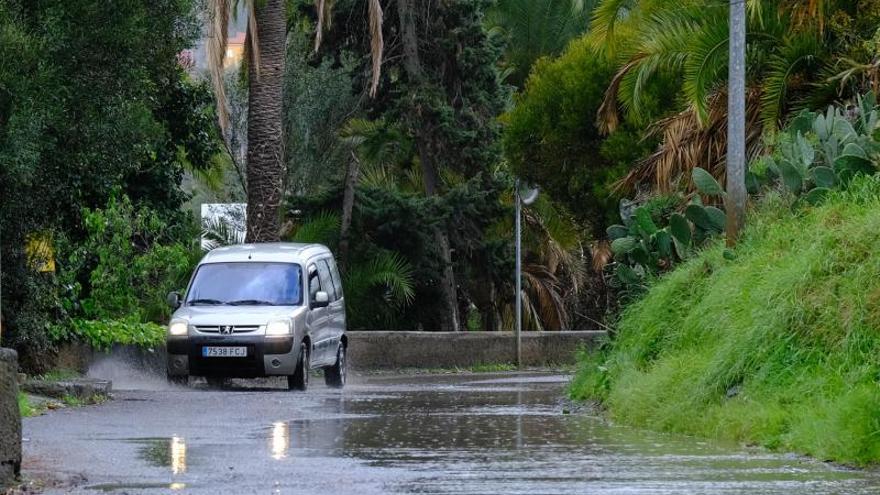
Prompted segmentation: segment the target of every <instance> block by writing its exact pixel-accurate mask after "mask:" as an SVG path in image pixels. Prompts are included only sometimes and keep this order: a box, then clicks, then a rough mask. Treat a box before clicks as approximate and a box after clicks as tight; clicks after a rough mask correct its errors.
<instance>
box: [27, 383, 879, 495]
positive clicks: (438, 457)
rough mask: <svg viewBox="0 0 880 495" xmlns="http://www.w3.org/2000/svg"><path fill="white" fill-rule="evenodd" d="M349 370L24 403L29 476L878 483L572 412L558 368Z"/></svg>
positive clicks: (860, 486) (90, 487)
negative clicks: (299, 385)
mask: <svg viewBox="0 0 880 495" xmlns="http://www.w3.org/2000/svg"><path fill="white" fill-rule="evenodd" d="M353 379H354V380H355V383H352V384H349V386H347V387H346V389H345V390H344V391H338V390H332V389H327V388H325V387H324V386H323V383H318V382H320V381H321V380H320V379H315V380H313V381H312V383H313V384H316V385H313V388H312V389H310V390H309V391H308V392H306V393H295V392H288V391H286V390H282V389H280V388H271V387H268V386H266V387H263V388H259V389H253V388H244V387H242V386H239V387H237V388H235V387H233V388H232V389H231V390H222V391H218V390H208V389H205V388H195V389H166V390H129V391H120V392H117V393H116V400H114V401H112V402H109V403H106V404H103V405H100V406H91V407H85V408H76V409H65V410H61V411H55V412H52V413H50V414H47V415H44V416H41V417H36V418H31V419H26V420H25V423H24V436H25V438H26V442H25V444H24V446H25V466H24V470H25V476H26V477H30V478H41V477H47V476H50V477H55V478H56V479H59V480H62V481H63V483H62V484H61V485H60V486H56V487H54V488H50V489H48V490H47V492H49V493H70V492H74V493H116V494H118V493H172V492H175V493H200V494H201V493H204V494H214V493H234V494H238V493H296V494H356V495H370V494H385V493H388V494H398V493H405V494H429V493H436V494H492V495H494V494H529V495H538V494H596V495H604V494H749V495H770V494H792V493H810V494H817V495H823V494H841V495H843V494H847V495H860V494H869V493H870V494H875V493H880V474H878V473H874V472H864V471H853V470H846V469H842V468H835V467H833V466H829V465H825V464H822V463H819V462H815V461H809V460H806V459H802V458H798V457H795V456H786V455H776V454H769V453H766V452H763V451H761V450H744V449H742V448H739V447H736V446H722V445H718V444H715V443H708V442H702V441H698V440H694V439H691V438H682V437H676V436H670V435H660V434H653V433H646V432H642V431H636V430H632V429H628V428H622V427H614V426H609V425H607V424H605V423H604V422H603V421H602V420H600V419H598V418H594V417H590V416H588V415H584V414H563V413H562V411H563V407H564V406H563V404H564V402H563V401H561V399H560V398H561V397H562V396H563V390H564V386H565V382H566V381H567V378H566V377H563V376H555V375H546V374H523V375H521V374H495V375H442V376H438V375H421V376H374V377H360V378H358V377H354V378H353ZM280 385H281V384H280V382H279V383H278V386H279V387H280ZM138 387H139V388H141V387H140V385H138ZM156 387H157V388H159V386H158V384H157V385H156ZM142 388H151V387H150V384H149V383H147V384H146V385H145V386H144V387H142Z"/></svg>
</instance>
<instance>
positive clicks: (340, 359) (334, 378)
mask: <svg viewBox="0 0 880 495" xmlns="http://www.w3.org/2000/svg"><path fill="white" fill-rule="evenodd" d="M345 364H346V359H345V346H344V345H340V346H339V348H338V349H337V350H336V363H335V364H333V366H328V367H326V368H324V382H325V383H326V384H327V386H328V387H333V388H342V387H344V386H345V379H346V376H345V374H346V371H345Z"/></svg>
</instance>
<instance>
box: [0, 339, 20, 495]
mask: <svg viewBox="0 0 880 495" xmlns="http://www.w3.org/2000/svg"><path fill="white" fill-rule="evenodd" d="M20 470H21V414H20V413H19V410H18V355H17V354H16V353H15V351H13V350H11V349H2V348H0V487H3V486H6V485H9V484H10V483H11V482H12V481H13V480H14V479H15V477H16V476H18V474H19V471H20Z"/></svg>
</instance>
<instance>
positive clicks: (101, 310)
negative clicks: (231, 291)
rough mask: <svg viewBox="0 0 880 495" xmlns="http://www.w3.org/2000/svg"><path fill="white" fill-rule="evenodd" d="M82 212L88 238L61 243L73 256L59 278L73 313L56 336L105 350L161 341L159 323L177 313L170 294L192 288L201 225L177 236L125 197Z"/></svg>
mask: <svg viewBox="0 0 880 495" xmlns="http://www.w3.org/2000/svg"><path fill="white" fill-rule="evenodd" d="M82 215H83V219H84V220H83V222H84V227H85V230H86V232H87V237H86V239H85V240H84V241H83V242H82V243H79V244H78V245H76V246H69V245H66V244H64V243H62V246H63V247H62V250H61V251H62V252H63V253H66V257H64V258H63V259H62V263H61V264H60V265H61V267H60V268H61V271H60V274H59V277H60V279H61V280H62V282H63V285H64V287H65V288H66V289H67V294H65V297H64V301H63V302H64V307H65V308H66V309H67V311H68V312H69V314H70V316H71V317H72V319H71V320H70V321H69V322H66V321H63V322H60V323H58V324H56V325H54V326H53V327H52V336H53V338H54V339H55V340H68V339H71V338H74V339H80V340H83V341H85V342H87V343H89V344H91V345H93V346H94V347H96V348H101V349H106V348H108V347H110V346H111V345H113V344H114V343H118V344H137V345H144V346H151V345H155V344H157V343H160V342H161V339H162V336H163V335H164V331H163V330H162V327H160V326H159V325H158V324H162V323H164V322H165V321H167V319H168V318H169V316H170V308H169V307H168V306H167V304H166V303H165V297H166V295H167V293H168V292H170V291H173V290H182V289H183V288H184V287H185V285H186V283H187V280H188V279H189V276H190V274H191V273H192V269H193V267H194V266H195V263H196V262H197V261H198V256H199V255H200V251H199V250H198V249H196V247H195V242H194V241H188V239H189V238H191V239H195V238H196V236H195V229H194V228H191V229H184V231H183V232H184V237H183V238H184V240H183V241H181V240H179V239H175V238H173V237H170V236H169V235H168V234H167V232H168V230H169V229H168V225H167V224H166V223H165V222H164V221H163V220H162V219H161V218H160V217H159V216H158V215H157V214H156V213H155V212H153V211H152V210H150V209H148V208H145V207H140V208H136V207H135V206H134V205H132V203H131V201H130V200H129V199H128V198H127V197H126V196H121V197H119V198H117V197H113V198H111V200H110V201H109V202H108V204H107V206H106V207H105V208H104V209H95V210H89V209H84V210H83V213H82ZM187 234H190V235H191V237H190V235H187ZM186 242H190V245H187V244H185V243H186Z"/></svg>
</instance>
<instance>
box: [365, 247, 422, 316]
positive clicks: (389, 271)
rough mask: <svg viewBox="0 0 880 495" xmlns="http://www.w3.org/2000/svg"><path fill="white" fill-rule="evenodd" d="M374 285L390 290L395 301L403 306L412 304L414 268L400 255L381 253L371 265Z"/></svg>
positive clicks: (388, 252)
mask: <svg viewBox="0 0 880 495" xmlns="http://www.w3.org/2000/svg"><path fill="white" fill-rule="evenodd" d="M370 272H371V274H372V275H371V281H372V284H373V285H382V286H384V287H386V288H387V289H388V291H389V292H390V294H391V296H392V298H393V300H394V301H396V302H397V303H399V304H401V305H408V304H411V303H412V301H413V299H414V298H415V290H414V289H413V287H414V283H413V268H412V265H410V263H409V261H407V260H406V258H404V257H403V256H401V255H400V254H398V253H395V252H391V251H380V252H379V254H378V255H376V257H375V258H373V261H372V262H371V263H370Z"/></svg>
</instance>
